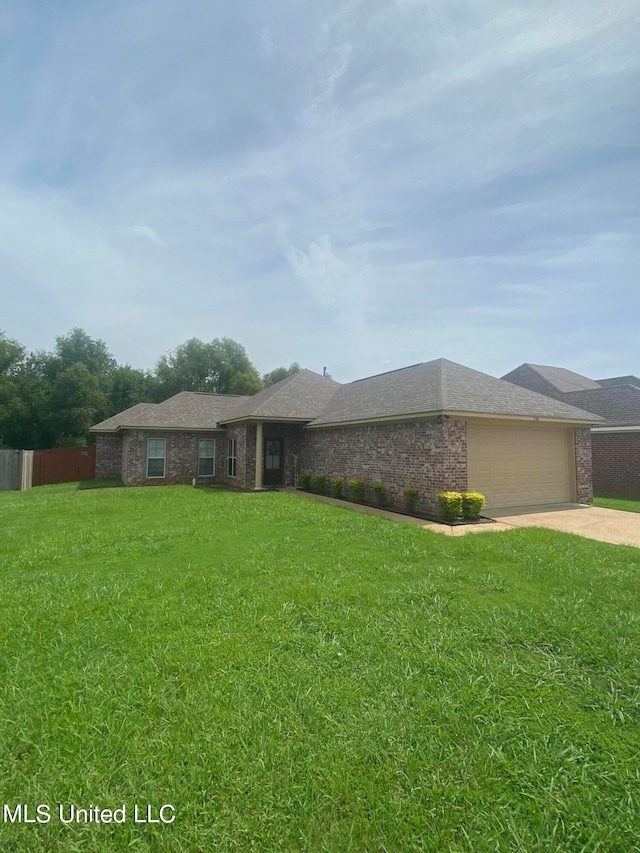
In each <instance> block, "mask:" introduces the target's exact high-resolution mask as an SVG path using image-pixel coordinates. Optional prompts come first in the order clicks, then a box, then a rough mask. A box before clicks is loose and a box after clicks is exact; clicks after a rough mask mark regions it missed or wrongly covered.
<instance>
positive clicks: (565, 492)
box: [467, 421, 575, 507]
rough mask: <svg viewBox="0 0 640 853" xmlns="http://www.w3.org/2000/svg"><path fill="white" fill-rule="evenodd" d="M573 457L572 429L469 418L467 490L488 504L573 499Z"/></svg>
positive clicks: (512, 504)
mask: <svg viewBox="0 0 640 853" xmlns="http://www.w3.org/2000/svg"><path fill="white" fill-rule="evenodd" d="M572 459H573V430H572V428H571V427H565V426H556V425H554V424H522V425H520V424H513V423H512V424H502V423H500V422H499V421H486V422H482V421H468V422H467V470H468V483H469V489H470V490H473V491H478V492H482V494H483V495H484V496H485V497H486V506H487V507H502V506H530V505H531V506H534V505H536V504H546V503H569V502H572V501H574V500H575V487H574V468H573V462H572Z"/></svg>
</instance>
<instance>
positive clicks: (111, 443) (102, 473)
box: [96, 433, 122, 480]
mask: <svg viewBox="0 0 640 853" xmlns="http://www.w3.org/2000/svg"><path fill="white" fill-rule="evenodd" d="M115 477H117V478H118V479H119V478H120V477H122V435H107V434H106V433H105V434H103V435H100V434H98V435H97V436H96V479H97V480H112V479H114V478H115Z"/></svg>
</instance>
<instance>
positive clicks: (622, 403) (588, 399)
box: [564, 385, 640, 426]
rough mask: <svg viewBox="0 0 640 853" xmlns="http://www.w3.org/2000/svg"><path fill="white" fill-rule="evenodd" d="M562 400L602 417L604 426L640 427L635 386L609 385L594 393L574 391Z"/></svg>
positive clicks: (639, 397)
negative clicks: (605, 420)
mask: <svg viewBox="0 0 640 853" xmlns="http://www.w3.org/2000/svg"><path fill="white" fill-rule="evenodd" d="M564 400H566V402H567V403H570V404H571V405H573V406H580V407H582V408H584V409H589V411H590V412H596V413H597V414H599V415H602V417H603V418H606V419H607V423H606V426H640V387H638V386H636V385H611V386H605V387H604V388H602V387H600V388H597V389H596V390H595V391H574V392H573V393H572V394H565V395H564ZM600 426H604V424H600Z"/></svg>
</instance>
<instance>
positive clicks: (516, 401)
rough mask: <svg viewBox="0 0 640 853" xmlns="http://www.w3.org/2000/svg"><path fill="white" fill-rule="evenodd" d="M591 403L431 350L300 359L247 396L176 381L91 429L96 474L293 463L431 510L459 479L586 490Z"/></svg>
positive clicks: (195, 474)
mask: <svg viewBox="0 0 640 853" xmlns="http://www.w3.org/2000/svg"><path fill="white" fill-rule="evenodd" d="M600 420H601V419H600V418H598V416H597V415H592V414H590V413H589V412H586V411H583V410H581V409H579V408H576V407H574V406H570V405H567V404H566V403H563V402H559V401H557V400H552V399H551V398H550V397H548V396H543V395H541V394H536V393H533V392H532V391H528V390H526V389H524V388H518V387H517V386H516V385H513V384H511V383H509V382H504V381H502V380H500V379H495V378H494V377H492V376H487V375H486V374H484V373H479V372H478V371H477V370H472V369H470V368H468V367H463V366H462V365H460V364H455V363H454V362H451V361H447V360H446V359H438V360H436V361H430V362H426V363H424V364H416V365H413V366H412V367H406V368H403V369H401V370H395V371H391V372H390V373H383V374H380V375H378V376H371V377H369V378H367V379H361V380H359V381H357V382H351V383H350V384H348V385H340V384H338V383H337V382H334V381H333V380H332V379H331V378H329V377H323V376H320V375H319V374H317V373H313V372H312V371H309V370H302V371H300V372H299V373H296V374H294V375H293V376H289V377H287V378H286V379H283V380H282V381H281V382H278V383H277V384H275V385H272V386H271V387H270V388H267V389H266V390H264V391H261V392H260V393H259V394H255V395H254V396H251V397H231V396H224V395H219V394H201V393H195V392H189V391H183V392H181V393H180V394H176V396H175V397H171V398H170V399H169V400H166V401H165V402H164V403H159V404H157V405H152V404H140V405H138V406H134V407H133V408H131V409H128V410H127V411H125V412H121V413H120V414H118V415H115V416H114V417H112V418H109V419H108V420H106V421H103V422H102V423H100V424H97V425H96V426H94V427H93V428H92V432H94V433H96V439H97V460H96V476H97V477H121V478H122V479H123V480H124V482H125V483H126V484H127V485H152V484H164V483H191V482H192V481H193V480H195V481H196V482H197V483H220V484H227V485H235V486H238V487H240V488H244V489H251V488H256V489H260V488H263V487H274V486H291V485H294V484H295V483H296V478H297V476H298V474H299V473H300V472H306V473H315V472H317V473H322V474H325V475H326V476H327V477H339V478H341V479H342V480H343V481H344V482H346V481H347V480H349V479H352V478H358V479H363V480H365V482H366V483H367V484H369V485H370V484H371V483H372V482H375V481H379V482H382V483H383V484H384V485H385V487H386V489H387V493H388V496H389V501H390V503H391V504H392V505H395V506H402V505H403V503H404V489H405V488H407V487H413V488H417V489H418V490H419V496H420V504H419V506H420V507H421V508H422V509H423V510H426V511H431V512H433V511H435V509H436V507H437V498H436V496H437V494H438V492H440V491H442V490H446V489H455V490H459V491H464V490H466V489H467V488H469V489H474V490H478V491H481V492H482V493H483V494H485V495H486V498H487V506H490V507H497V506H522V505H534V504H543V503H563V502H574V501H576V500H577V501H579V502H588V501H590V500H591V499H592V489H591V444H590V427H591V425H592V424H593V423H597V422H600Z"/></svg>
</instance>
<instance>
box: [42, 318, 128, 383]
mask: <svg viewBox="0 0 640 853" xmlns="http://www.w3.org/2000/svg"><path fill="white" fill-rule="evenodd" d="M53 355H54V358H55V360H56V361H57V363H58V366H59V368H60V369H62V370H65V369H66V368H67V367H70V366H71V365H73V364H84V366H85V367H86V368H87V370H88V371H89V373H93V374H94V375H95V376H103V377H106V376H108V375H109V374H110V373H111V372H112V371H113V370H115V368H116V366H117V363H116V360H115V358H114V357H113V356H112V355H111V353H110V352H109V350H108V348H107V345H106V344H105V342H104V341H101V340H99V339H97V340H94V339H93V338H90V337H89V335H87V333H86V332H85V331H84V330H83V329H79V328H77V327H76V328H74V329H71V331H70V332H69V333H68V334H67V335H61V336H60V337H58V338H56V346H55V350H54V353H53Z"/></svg>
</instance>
